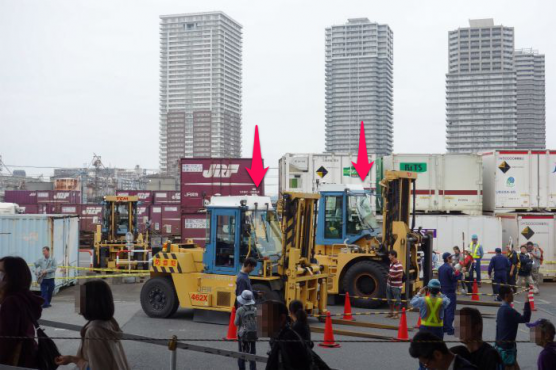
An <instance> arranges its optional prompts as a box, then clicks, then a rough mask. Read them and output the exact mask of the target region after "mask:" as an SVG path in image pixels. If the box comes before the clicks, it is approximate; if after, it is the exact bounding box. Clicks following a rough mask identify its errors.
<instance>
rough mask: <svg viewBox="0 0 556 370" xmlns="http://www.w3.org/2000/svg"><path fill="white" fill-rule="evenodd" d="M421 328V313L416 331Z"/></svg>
mask: <svg viewBox="0 0 556 370" xmlns="http://www.w3.org/2000/svg"><path fill="white" fill-rule="evenodd" d="M420 327H421V313H419V319H418V320H417V325H415V329H419V328H420Z"/></svg>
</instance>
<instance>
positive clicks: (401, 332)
mask: <svg viewBox="0 0 556 370" xmlns="http://www.w3.org/2000/svg"><path fill="white" fill-rule="evenodd" d="M396 339H397V340H409V333H408V332H407V317H406V316H405V307H404V308H402V316H401V317H400V327H399V329H398V338H396Z"/></svg>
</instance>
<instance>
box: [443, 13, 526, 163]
mask: <svg viewBox="0 0 556 370" xmlns="http://www.w3.org/2000/svg"><path fill="white" fill-rule="evenodd" d="M469 26H470V27H469V28H460V29H457V30H455V31H450V33H449V72H448V74H447V75H446V90H447V91H446V107H447V108H446V109H447V117H446V118H447V149H448V152H468V153H470V152H477V151H480V150H484V149H512V148H516V147H517V112H516V101H517V85H516V73H515V68H514V56H513V54H514V29H513V28H512V27H504V26H495V25H494V21H493V20H492V19H479V20H470V21H469Z"/></svg>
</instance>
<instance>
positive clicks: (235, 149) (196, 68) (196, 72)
mask: <svg viewBox="0 0 556 370" xmlns="http://www.w3.org/2000/svg"><path fill="white" fill-rule="evenodd" d="M160 20H161V22H160V153H159V154H160V168H161V170H162V171H163V172H166V173H169V174H177V166H178V162H179V159H180V158H181V157H240V156H241V81H242V26H241V25H240V24H239V23H238V22H236V21H234V20H233V19H232V18H230V17H229V16H227V15H226V14H224V13H222V12H210V13H195V14H176V15H164V16H161V17H160Z"/></svg>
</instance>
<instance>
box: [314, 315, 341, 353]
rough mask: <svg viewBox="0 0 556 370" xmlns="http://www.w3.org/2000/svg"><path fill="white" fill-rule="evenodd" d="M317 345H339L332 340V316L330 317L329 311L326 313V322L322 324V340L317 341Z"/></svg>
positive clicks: (330, 346)
mask: <svg viewBox="0 0 556 370" xmlns="http://www.w3.org/2000/svg"><path fill="white" fill-rule="evenodd" d="M319 347H326V348H338V347H340V344H339V343H336V342H335V341H334V330H332V318H331V317H330V311H328V312H327V313H326V323H325V324H324V342H322V343H319Z"/></svg>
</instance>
